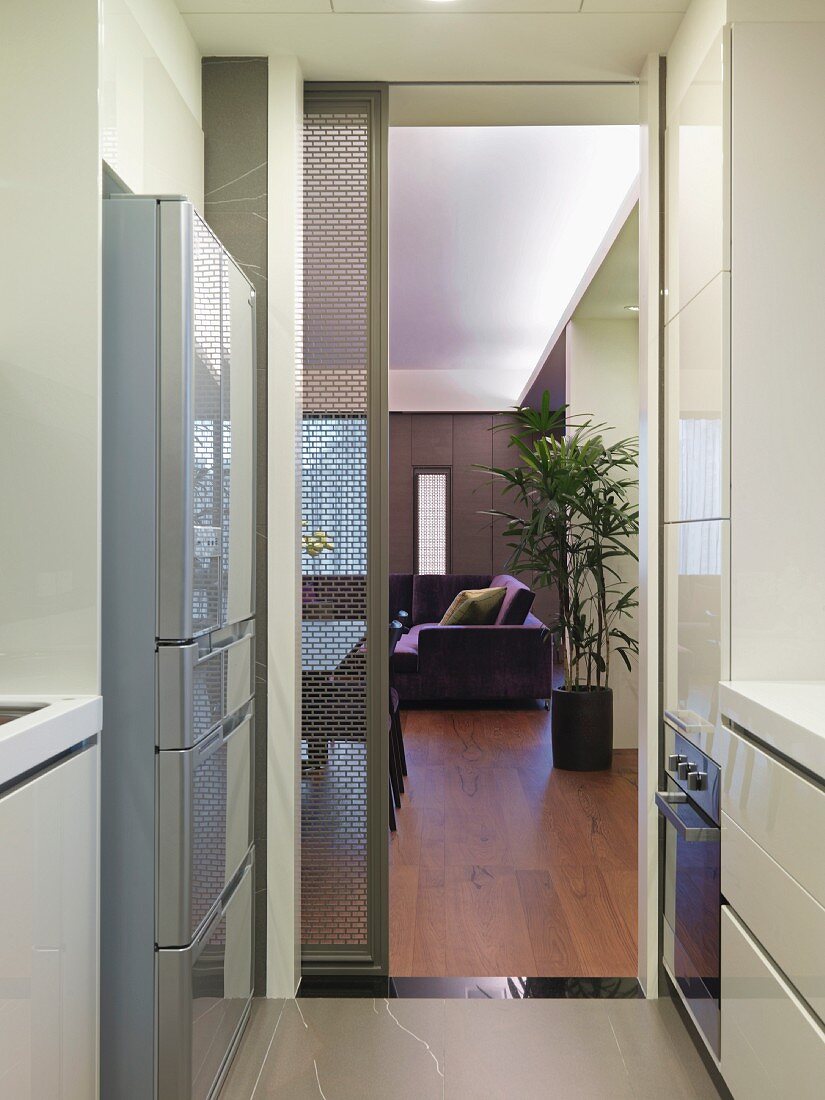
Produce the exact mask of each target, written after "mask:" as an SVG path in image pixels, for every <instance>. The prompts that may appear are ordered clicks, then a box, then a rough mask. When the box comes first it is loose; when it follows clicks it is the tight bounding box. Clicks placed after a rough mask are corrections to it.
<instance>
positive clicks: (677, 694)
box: [664, 520, 730, 724]
mask: <svg viewBox="0 0 825 1100" xmlns="http://www.w3.org/2000/svg"><path fill="white" fill-rule="evenodd" d="M729 527H730V524H729V523H728V521H727V520H714V521H709V522H697V523H671V524H667V525H666V526H665V561H664V569H665V583H666V589H665V699H664V706H665V710H669V711H679V712H682V713H683V714H686V715H687V714H689V715H691V716H692V720H693V721H695V720H696V719H699V720H700V721H702V722H704V723H708V724H713V723H714V722H715V721H716V713H717V710H718V705H719V681H720V680H726V679H727V678H728V653H729V645H728V636H727V631H728V622H727V614H726V604H727V598H728V596H727V592H728V587H727V586H728V575H729V572H728V559H729V534H730V532H729Z"/></svg>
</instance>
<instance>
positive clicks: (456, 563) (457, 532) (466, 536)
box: [452, 413, 493, 573]
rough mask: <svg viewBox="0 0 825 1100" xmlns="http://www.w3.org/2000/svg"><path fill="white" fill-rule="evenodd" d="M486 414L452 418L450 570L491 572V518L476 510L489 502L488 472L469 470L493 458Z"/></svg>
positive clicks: (490, 491)
mask: <svg viewBox="0 0 825 1100" xmlns="http://www.w3.org/2000/svg"><path fill="white" fill-rule="evenodd" d="M492 423H493V417H492V415H491V414H490V413H463V414H462V415H460V416H454V417H453V477H452V483H453V510H452V517H453V532H452V534H453V553H452V571H453V572H454V573H492V572H493V561H492V521H491V518H490V516H484V515H481V514H480V513H481V512H482V511H484V510H485V509H489V508H491V507H492V504H493V493H492V486H491V485H490V475H489V474H485V473H483V472H482V471H480V470H475V469H473V466H474V464H476V463H479V464H483V465H487V466H489V465H490V464H491V462H492V458H493V441H492V434H493V433H492V432H491V431H490V428H491V427H492Z"/></svg>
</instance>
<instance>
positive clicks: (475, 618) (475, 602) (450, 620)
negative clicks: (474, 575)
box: [441, 588, 507, 626]
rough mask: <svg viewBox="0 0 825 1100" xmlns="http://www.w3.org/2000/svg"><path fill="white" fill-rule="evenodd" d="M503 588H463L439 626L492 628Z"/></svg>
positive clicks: (502, 597) (501, 598) (504, 590)
mask: <svg viewBox="0 0 825 1100" xmlns="http://www.w3.org/2000/svg"><path fill="white" fill-rule="evenodd" d="M506 591H507V590H506V589H505V588H463V589H462V590H461V591H460V592H459V594H458V595H457V596H456V598H455V599H454V600H453V602H452V603H451V604H450V606H449V607H448V608H447V610H446V611H445V612H444V616H443V618H442V620H441V626H492V624H493V623H494V622H495V621H496V615H497V614H498V609H499V607H500V606H501V601H502V600H503V599H504V593H505V592H506Z"/></svg>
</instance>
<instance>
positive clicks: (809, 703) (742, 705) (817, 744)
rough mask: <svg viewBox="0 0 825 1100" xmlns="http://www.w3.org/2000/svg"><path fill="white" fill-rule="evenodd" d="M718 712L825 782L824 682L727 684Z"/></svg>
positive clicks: (721, 694)
mask: <svg viewBox="0 0 825 1100" xmlns="http://www.w3.org/2000/svg"><path fill="white" fill-rule="evenodd" d="M719 710H720V713H721V714H722V715H724V716H725V717H727V718H730V719H732V720H733V721H734V722H736V723H737V724H738V725H740V726H742V727H743V729H745V730H747V731H748V732H749V733H751V734H753V736H754V737H756V738H758V740H760V741H762V742H764V744H766V745H768V746H769V747H770V748H773V749H775V750H776V751H777V752H778V753H781V754H782V755H783V756H785V757H787V758H788V759H789V760H791V761H792V762H794V763H797V764H799V765H800V766H801V767H803V768H805V769H806V770H807V771H809V772H811V773H813V774H814V775H816V776H818V777H819V778H820V779H821V780H822V781H823V782H825V681H823V680H731V681H729V682H723V683H721V684H720V685H719Z"/></svg>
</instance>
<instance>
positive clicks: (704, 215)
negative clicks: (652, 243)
mask: <svg viewBox="0 0 825 1100" xmlns="http://www.w3.org/2000/svg"><path fill="white" fill-rule="evenodd" d="M723 50H724V43H723V35H722V33H721V32H720V33H719V35H718V36H717V38H716V40H715V41H714V43H713V46H712V47H711V49H710V51H709V52H708V55H707V57H706V58H705V60H704V62H703V64H702V65H701V66H700V67H699V70H698V71H697V73H696V76H695V77H694V79H693V82H692V83H691V85H690V87H689V88H688V90H687V92H686V93H685V95H684V97H683V98H682V101H681V103H679V104H678V105H677V106H675V107H672V108H670V107H669V117H668V124H667V132H666V135H665V150H666V157H667V174H668V181H669V183H668V200H667V201H668V209H667V300H666V307H665V309H666V319H667V320H668V321H669V320H671V319H672V318H673V317H674V316H675V315H676V314H677V313H678V312H679V311H680V310H681V309H682V308H683V307H684V306H685V305H686V304H687V303H688V302H689V301H690V300H691V299H692V298H694V297H695V296H696V295H697V294H698V293H699V291H700V290H702V289H703V287H706V286H707V285H708V284H709V283H710V281H711V279H713V278H714V277H715V276H716V275H718V274H719V272H720V271H723V270H726V269H728V268H729V259H728V257H727V250H726V248H725V237H726V231H727V224H728V217H727V211H726V206H727V198H726V183H725V178H726V176H725V169H726V160H727V157H726V152H725V144H724V124H725V114H726V111H725V95H726V92H725V80H724V65H723Z"/></svg>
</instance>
